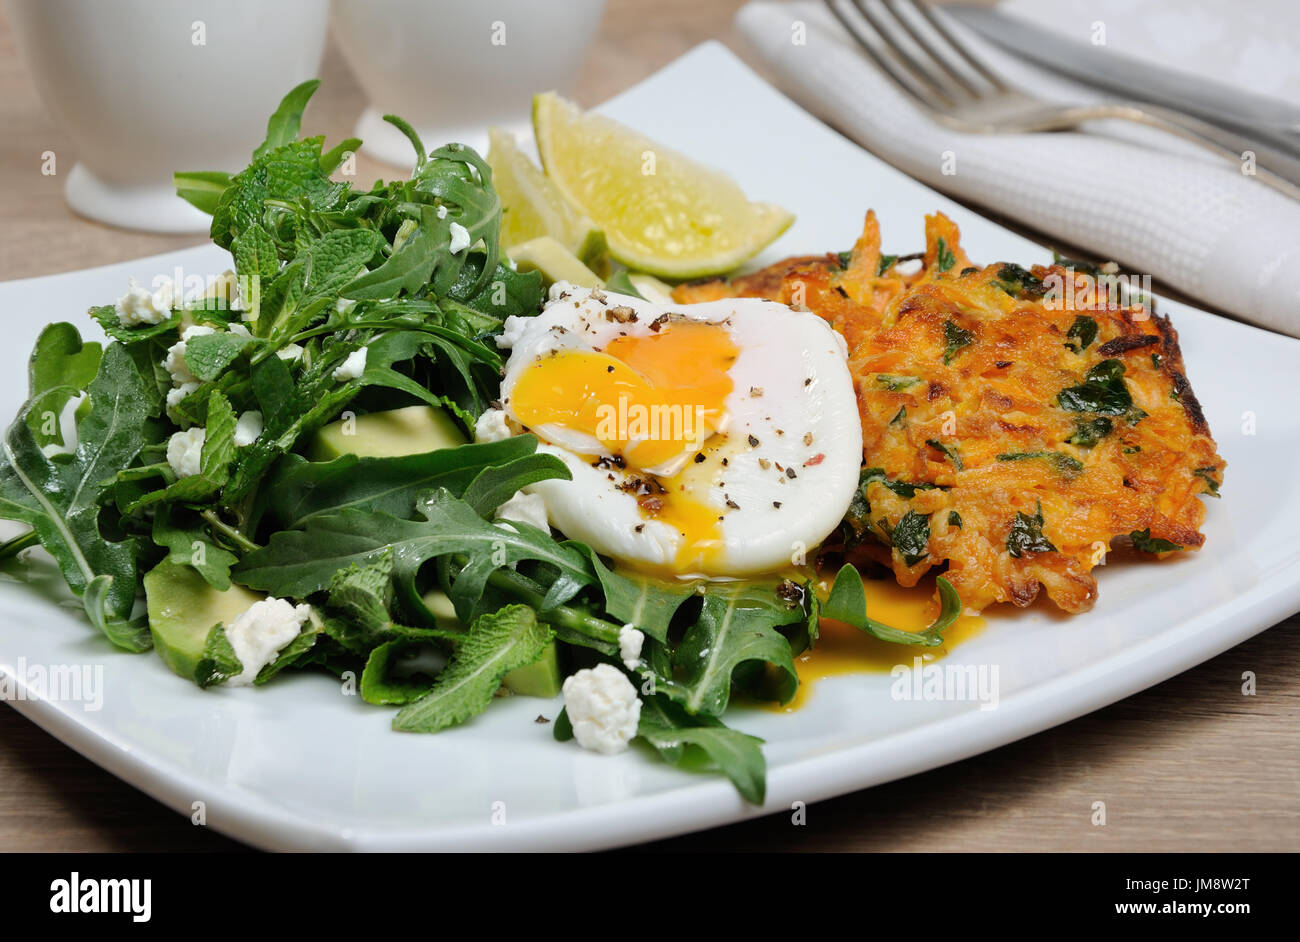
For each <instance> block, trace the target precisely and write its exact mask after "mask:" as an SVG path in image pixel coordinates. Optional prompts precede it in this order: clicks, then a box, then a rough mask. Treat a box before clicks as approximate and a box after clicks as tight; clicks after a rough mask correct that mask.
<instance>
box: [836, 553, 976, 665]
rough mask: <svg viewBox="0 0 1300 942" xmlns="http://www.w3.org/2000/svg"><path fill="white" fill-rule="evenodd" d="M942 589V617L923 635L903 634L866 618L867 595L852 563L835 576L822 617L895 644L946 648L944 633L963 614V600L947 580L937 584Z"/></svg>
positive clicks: (940, 603) (920, 632)
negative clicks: (941, 645)
mask: <svg viewBox="0 0 1300 942" xmlns="http://www.w3.org/2000/svg"><path fill="white" fill-rule="evenodd" d="M935 583H936V585H937V586H938V589H939V606H940V607H939V615H938V617H937V618H935V620H934V622H933V623H932V624H931V625H930V627H928V628H926V629H925V630H924V631H903V630H901V629H899V628H892V627H890V626H889V625H886V624H884V623H883V622H878V621H876V620H875V619H874V618H871V617H870V616H869V615H868V614H867V593H866V589H864V588H863V586H862V575H861V574H860V573H859V572H858V570H857V569H856V568H854V566H853V564H852V563H845V564H844V565H843V566H842V567H841V568H840V571H839V572H837V573H836V574H835V581H834V582H833V583H832V584H831V591H830V595H828V596H827V597H826V601H824V602H822V603H821V610H820V611H821V616H822V617H823V618H830V619H833V620H834V621H842V622H844V623H845V624H847V625H852V626H853V627H854V628H857V629H858V630H859V631H865V632H866V633H867V634H869V635H871V636H873V637H875V638H879V639H880V640H881V641H889V642H891V643H893V644H919V645H924V646H926V647H935V646H936V645H940V644H943V633H944V631H946V630H947V629H948V627H949V626H950V625H951V624H952V623H953V622H955V621H956V620H957V616H959V615H960V614H961V597H960V596H959V595H958V594H957V590H956V589H954V588H953V587H952V583H950V582H949V581H948V580H947V579H945V578H943V576H940V577H939V578H938V579H936V580H935Z"/></svg>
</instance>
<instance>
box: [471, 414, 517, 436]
mask: <svg viewBox="0 0 1300 942" xmlns="http://www.w3.org/2000/svg"><path fill="white" fill-rule="evenodd" d="M513 434H514V432H512V431H510V425H509V423H508V422H506V413H505V410H504V409H488V410H487V411H486V412H484V413H483V414H482V415H480V416H479V417H478V421H477V422H475V423H474V441H476V442H499V441H501V440H502V439H504V438H509V437H510V436H511V435H513Z"/></svg>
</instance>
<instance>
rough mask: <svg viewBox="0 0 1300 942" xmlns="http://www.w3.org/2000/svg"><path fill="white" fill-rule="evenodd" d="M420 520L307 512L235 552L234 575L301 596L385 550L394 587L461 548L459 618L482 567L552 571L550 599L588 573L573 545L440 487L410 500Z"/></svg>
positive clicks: (456, 592)
mask: <svg viewBox="0 0 1300 942" xmlns="http://www.w3.org/2000/svg"><path fill="white" fill-rule="evenodd" d="M416 509H417V511H418V512H419V513H420V514H421V515H422V516H423V517H424V519H423V520H418V521H417V520H403V519H400V518H398V517H393V516H391V515H389V514H384V513H369V512H365V511H361V510H357V509H355V508H347V509H344V510H341V511H338V512H335V513H329V514H322V515H320V516H317V517H313V518H312V519H311V520H309V521H308V522H307V525H306V526H305V527H304V528H303V529H301V530H286V531H281V532H279V533H274V534H272V535H271V538H270V540H269V542H268V543H267V545H266V546H265V547H263V548H262V549H259V550H255V551H253V552H251V553H249V554H248V555H247V556H245V557H244V558H243V560H242V561H241V562H240V564H239V566H238V567H237V568H236V570H235V571H234V573H233V576H234V578H235V581H236V582H239V583H240V584H242V585H246V586H249V587H250V588H254V589H259V590H261V591H264V592H268V593H270V594H272V595H277V596H290V597H293V598H305V597H306V596H308V595H310V594H311V593H313V592H318V591H320V590H321V589H323V588H325V587H326V586H328V585H329V583H330V580H331V579H332V578H333V576H334V574H335V573H336V572H338V571H339V570H340V569H346V568H347V567H349V566H353V565H368V564H370V563H373V562H375V561H376V560H378V559H379V558H380V557H381V556H382V555H383V554H384V553H386V552H390V551H391V552H392V554H393V559H394V575H395V578H396V579H397V580H398V582H399V587H401V588H408V589H409V587H410V586H411V584H413V582H414V578H415V574H416V572H417V571H418V570H419V568H420V567H421V566H422V565H423V564H424V563H425V562H426V561H428V560H430V559H433V558H434V557H437V556H446V555H449V554H453V553H463V554H467V555H469V557H470V559H471V564H470V565H468V566H466V567H465V568H464V569H463V570H462V571H461V574H460V575H459V577H458V578H457V579H456V582H455V584H454V585H453V586H452V587H451V590H450V592H449V593H448V594H449V595H450V596H451V599H452V601H453V602H454V603H456V611H457V614H458V615H460V616H461V618H462V620H467V619H466V618H465V616H466V615H468V614H469V613H470V610H471V608H472V606H473V604H474V602H476V601H477V599H478V598H479V596H481V595H482V592H483V586H484V584H485V582H486V580H487V577H488V575H489V574H491V573H492V572H493V571H495V570H496V569H500V568H502V567H505V566H509V565H511V564H512V563H517V562H520V561H522V560H526V559H530V560H537V561H540V562H544V563H547V564H549V565H551V566H553V567H554V568H555V570H556V573H557V577H556V585H555V586H552V590H553V591H554V592H555V596H554V597H553V598H551V603H552V604H558V603H562V602H564V601H567V600H568V598H571V597H572V596H573V594H574V593H576V592H577V591H578V590H579V589H581V588H582V587H583V586H585V585H588V584H590V582H591V580H592V576H591V574H590V570H589V569H588V567H587V565H586V560H585V559H583V557H582V555H581V554H580V553H578V552H577V551H576V550H573V549H570V548H567V547H563V546H561V545H559V544H558V543H556V542H555V541H554V540H552V539H551V538H550V536H549V535H543V534H541V533H540V532H539V531H537V530H535V529H533V528H531V527H523V526H520V527H517V528H516V529H515V531H514V532H512V531H510V530H506V529H503V528H501V527H496V526H493V525H492V524H490V523H488V522H487V521H486V520H484V519H483V518H482V517H481V516H479V514H478V513H477V512H476V511H475V510H474V508H473V507H471V506H470V505H469V504H467V503H465V502H464V501H462V500H460V499H458V498H456V497H455V496H453V495H452V493H451V492H450V491H448V490H447V489H446V488H438V489H437V490H436V491H434V492H433V493H432V494H431V495H429V496H428V497H427V498H426V499H424V500H423V501H421V502H420V503H419V504H417V508H416Z"/></svg>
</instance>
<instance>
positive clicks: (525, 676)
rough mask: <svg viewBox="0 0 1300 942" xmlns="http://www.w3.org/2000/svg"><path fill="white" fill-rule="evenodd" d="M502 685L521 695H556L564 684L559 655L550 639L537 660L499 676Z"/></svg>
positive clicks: (547, 697) (549, 696) (546, 696)
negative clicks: (501, 676)
mask: <svg viewBox="0 0 1300 942" xmlns="http://www.w3.org/2000/svg"><path fill="white" fill-rule="evenodd" d="M501 683H502V685H504V686H505V688H506V689H507V690H509V691H510V692H511V693H515V694H519V695H520V696H523V697H545V698H546V699H548V700H549V699H550V698H551V697H554V696H558V695H559V693H560V689H561V687H562V686H563V684H564V678H563V677H561V676H560V657H559V652H558V651H557V650H556V648H555V642H554V641H552V642H551V643H550V644H548V645H547V646H546V650H545V651H543V652H542V656H541V658H540V659H539V660H537V661H534V662H533V663H532V664H529V665H528V666H527V667H518V668H515V669H514V670H512V671H511V672H510V673H508V674H506V676H505V677H503V678H501Z"/></svg>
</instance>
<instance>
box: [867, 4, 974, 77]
mask: <svg viewBox="0 0 1300 942" xmlns="http://www.w3.org/2000/svg"><path fill="white" fill-rule="evenodd" d="M881 2H882V4H883V6H884V8H885V9H886V10H888V11H889V13H890V15H891V16H893V18H894V19H895V20H897V21H898V23H899V25H900V26H902V27H903V29H904V30H906V31H907V35H908V36H910V37H912V41H913V42H914V43H915V44H916V45H917V46H918V47H919V48H920V49H921V51H922V52H924V53H925V54H926V55H928V56H929V57H930V59H931V60H932V61H933V62H934V64H935V65H937V66H938V67H939V68H940V69H942V70H943V71H944V74H945V75H947V76H948V78H949V79H951V80H952V81H953V82H955V83H957V85H959V86H961V88H962V89H963V90H964V91H965V92H966V93H967V94H968V95H970V97H972V98H979V97H981V96H983V95H985V94H987V89H985V88H981V87H979V86H978V85H976V84H975V83H973V82H972V81H971V80H970V79H969V78H968V77H967V76H966V75H964V74H963V73H962V72H961V70H960V69H956V68H953V66H952V65H951V64H950V62H949V59H950V58H951V53H947V54H945V53H944V52H943V51H941V50H940V49H939V48H938V47H937V45H936V44H934V43H932V42H931V41H930V40H929V39H928V38H927V37H926V35H925V33H924V32H923V31H922V30H919V29H917V28H916V27H915V26H913V25H912V19H911V17H909V16H907V15H905V14H903V13H900V12H899V9H898V8H899V6H903V7H908V8H911V9H912V10H916V8H917V6H918V4H917V3H914V2H912V0H881ZM950 45H951V43H950Z"/></svg>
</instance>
